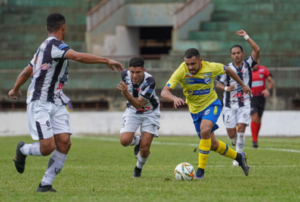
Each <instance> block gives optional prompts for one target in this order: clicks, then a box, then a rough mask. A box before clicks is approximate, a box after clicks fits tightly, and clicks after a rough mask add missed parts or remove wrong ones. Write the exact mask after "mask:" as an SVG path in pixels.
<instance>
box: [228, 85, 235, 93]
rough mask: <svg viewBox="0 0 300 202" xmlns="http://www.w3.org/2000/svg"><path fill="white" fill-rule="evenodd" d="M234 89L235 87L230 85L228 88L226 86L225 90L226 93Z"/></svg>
mask: <svg viewBox="0 0 300 202" xmlns="http://www.w3.org/2000/svg"><path fill="white" fill-rule="evenodd" d="M234 88H235V85H234V84H233V85H230V86H228V88H227V92H232V91H233V90H234Z"/></svg>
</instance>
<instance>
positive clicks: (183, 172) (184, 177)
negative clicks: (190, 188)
mask: <svg viewBox="0 0 300 202" xmlns="http://www.w3.org/2000/svg"><path fill="white" fill-rule="evenodd" d="M194 174H195V170H194V168H193V166H192V165H191V164H189V163H186V162H184V163H180V164H178V165H177V166H176V168H175V170H174V175H175V179H176V180H178V181H190V180H193V178H194Z"/></svg>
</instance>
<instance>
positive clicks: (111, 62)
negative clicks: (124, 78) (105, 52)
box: [106, 59, 124, 72]
mask: <svg viewBox="0 0 300 202" xmlns="http://www.w3.org/2000/svg"><path fill="white" fill-rule="evenodd" d="M106 65H107V67H108V68H110V69H111V70H115V69H114V67H115V68H116V69H117V70H118V71H119V72H120V71H123V70H124V68H123V66H122V64H121V63H119V62H117V61H115V60H111V59H108V63H107V64H106Z"/></svg>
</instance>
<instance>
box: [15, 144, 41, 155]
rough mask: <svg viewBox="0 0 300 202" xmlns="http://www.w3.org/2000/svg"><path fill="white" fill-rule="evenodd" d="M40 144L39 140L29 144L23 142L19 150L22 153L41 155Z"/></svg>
mask: <svg viewBox="0 0 300 202" xmlns="http://www.w3.org/2000/svg"><path fill="white" fill-rule="evenodd" d="M40 147H41V145H40V143H39V142H33V143H31V144H24V145H23V146H22V147H21V148H20V150H21V152H22V154H24V155H30V156H41V155H42V154H41V149H40Z"/></svg>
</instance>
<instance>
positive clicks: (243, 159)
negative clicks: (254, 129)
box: [239, 152, 250, 176]
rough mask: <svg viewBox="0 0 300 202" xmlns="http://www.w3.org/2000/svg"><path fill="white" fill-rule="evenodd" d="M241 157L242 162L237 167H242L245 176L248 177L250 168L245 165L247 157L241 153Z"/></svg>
mask: <svg viewBox="0 0 300 202" xmlns="http://www.w3.org/2000/svg"><path fill="white" fill-rule="evenodd" d="M241 155H242V160H241V162H239V165H240V166H241V167H242V169H243V171H244V173H245V175H246V176H248V174H249V170H250V167H249V166H248V164H247V158H248V155H247V154H246V153H245V152H243V153H241Z"/></svg>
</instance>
